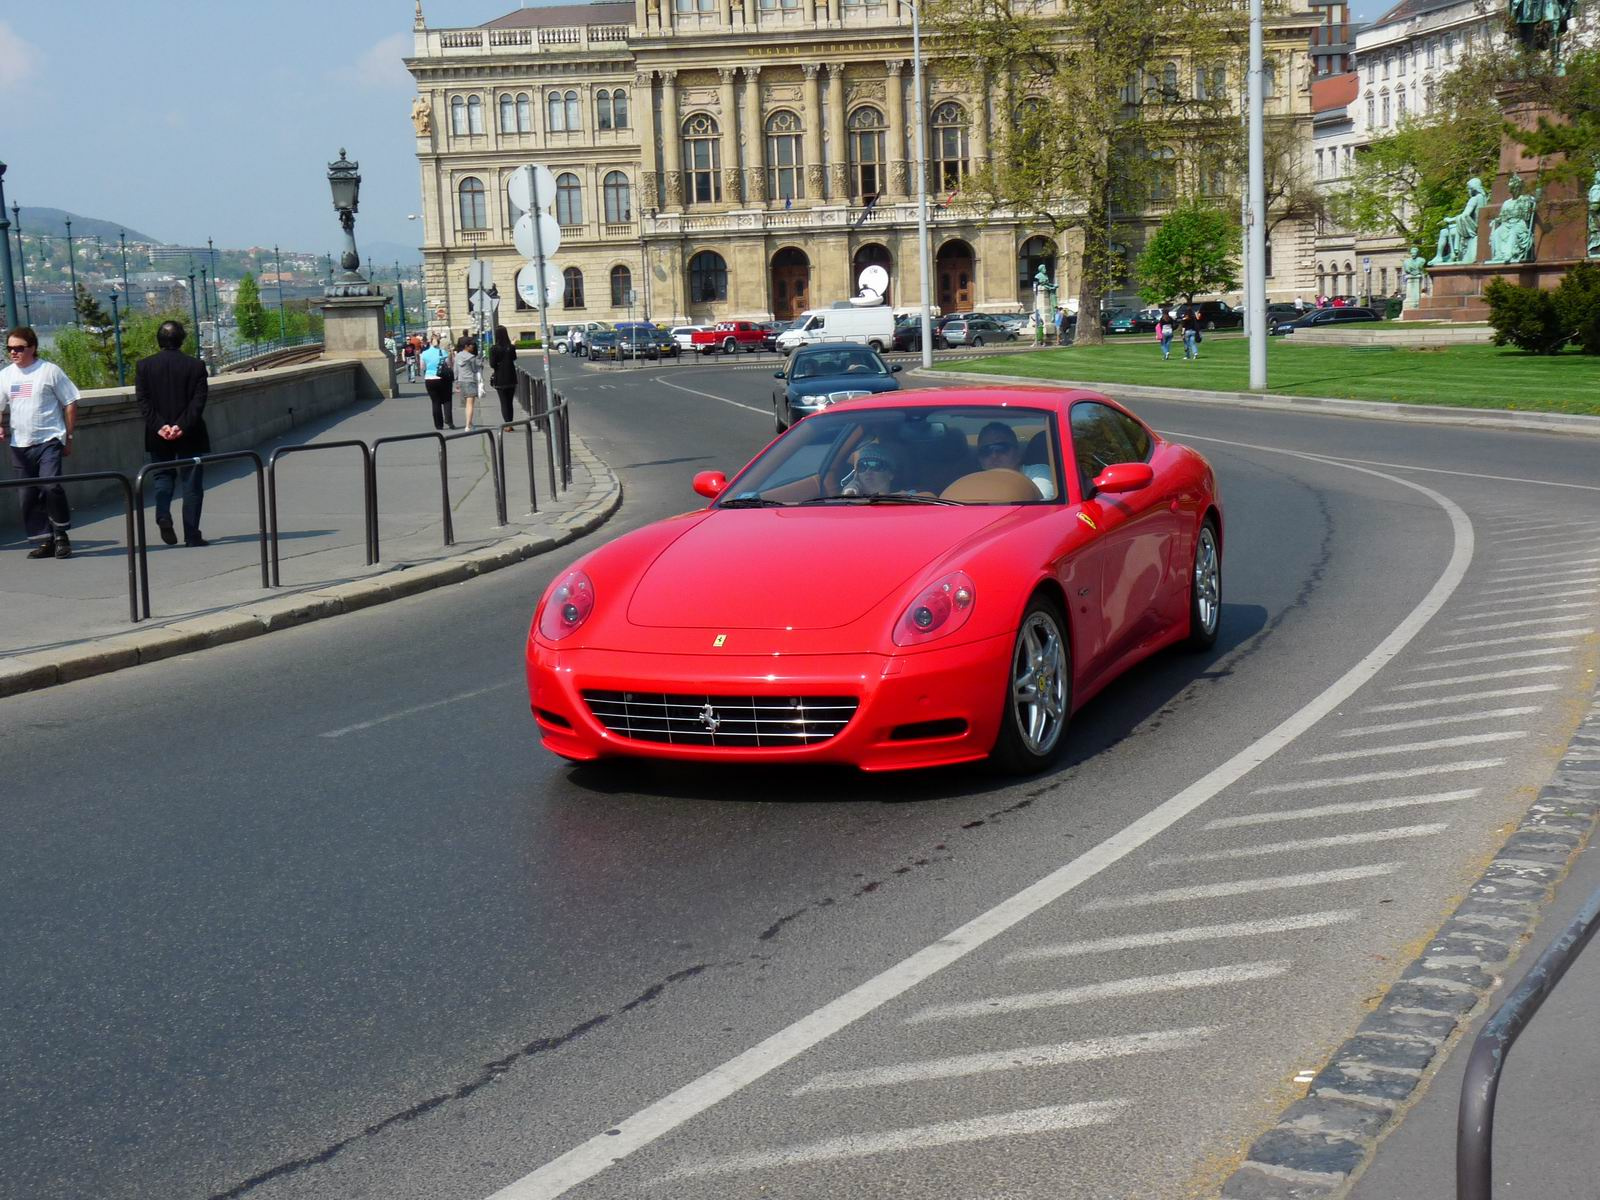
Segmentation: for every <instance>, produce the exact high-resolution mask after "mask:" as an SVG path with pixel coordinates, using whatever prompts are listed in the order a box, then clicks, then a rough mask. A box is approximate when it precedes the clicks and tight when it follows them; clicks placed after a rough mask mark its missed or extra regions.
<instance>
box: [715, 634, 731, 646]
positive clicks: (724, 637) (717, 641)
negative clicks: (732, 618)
mask: <svg viewBox="0 0 1600 1200" xmlns="http://www.w3.org/2000/svg"><path fill="white" fill-rule="evenodd" d="M727 640H728V635H727V634H725V633H719V634H717V636H716V639H715V640H714V641H713V642H712V643H711V645H712V648H713V649H715V648H716V647H718V646H720V645H722V643H723V642H725V641H727Z"/></svg>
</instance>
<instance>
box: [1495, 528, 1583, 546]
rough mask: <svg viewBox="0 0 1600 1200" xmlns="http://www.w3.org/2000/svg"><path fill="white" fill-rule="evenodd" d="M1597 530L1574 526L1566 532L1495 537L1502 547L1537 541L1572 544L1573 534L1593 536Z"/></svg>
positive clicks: (1552, 543)
mask: <svg viewBox="0 0 1600 1200" xmlns="http://www.w3.org/2000/svg"><path fill="white" fill-rule="evenodd" d="M1595 532H1596V530H1594V529H1592V528H1584V529H1578V528H1574V529H1570V530H1566V531H1564V533H1529V534H1525V535H1522V536H1519V537H1500V536H1498V535H1497V536H1496V537H1495V539H1494V544H1495V545H1496V546H1499V547H1500V548H1502V549H1504V548H1505V547H1506V546H1515V545H1517V544H1518V543H1519V542H1535V543H1538V544H1539V545H1542V546H1570V545H1571V544H1572V535H1577V536H1579V537H1585V536H1593V535H1594V533H1595Z"/></svg>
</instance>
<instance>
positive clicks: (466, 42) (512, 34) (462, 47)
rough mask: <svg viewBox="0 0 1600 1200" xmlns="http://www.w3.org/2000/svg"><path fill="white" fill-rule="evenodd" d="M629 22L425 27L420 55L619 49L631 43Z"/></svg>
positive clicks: (420, 33)
mask: <svg viewBox="0 0 1600 1200" xmlns="http://www.w3.org/2000/svg"><path fill="white" fill-rule="evenodd" d="M630 32H631V30H630V27H629V26H627V25H556V26H552V27H550V28H545V29H425V30H419V31H418V32H417V34H416V37H415V43H414V47H413V50H412V54H413V56H414V57H416V58H445V57H449V58H457V57H466V56H470V55H491V54H498V53H504V52H507V51H511V52H514V53H516V54H517V55H524V54H527V53H529V52H533V53H537V52H539V51H540V50H547V51H551V52H554V53H563V54H570V53H571V52H572V51H573V50H575V49H576V50H588V49H605V50H618V49H622V48H624V47H626V46H627V43H628V36H629V33H630Z"/></svg>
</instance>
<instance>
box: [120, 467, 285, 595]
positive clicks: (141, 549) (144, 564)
mask: <svg viewBox="0 0 1600 1200" xmlns="http://www.w3.org/2000/svg"><path fill="white" fill-rule="evenodd" d="M246 460H248V461H249V462H250V464H251V465H252V466H253V467H254V468H255V477H256V526H257V529H258V530H259V537H260V540H261V586H262V587H266V586H267V501H266V492H265V490H264V488H263V486H262V467H261V455H259V454H257V453H256V452H255V451H254V450H229V451H225V452H223V453H221V454H197V455H194V456H193V457H190V458H175V459H172V460H171V461H170V462H153V463H146V464H145V465H144V466H142V467H140V468H139V473H138V474H137V475H135V476H134V477H133V508H134V511H135V512H136V513H137V514H138V521H137V522H136V523H135V524H134V526H133V532H134V533H135V534H136V535H137V538H138V545H137V547H136V549H137V551H138V555H139V602H140V604H141V605H142V606H143V610H144V619H145V620H149V619H150V558H149V549H150V544H149V541H148V540H147V539H146V536H145V524H144V481H145V476H147V475H159V474H161V473H162V472H164V471H174V472H176V471H181V470H183V468H185V467H203V466H205V464H206V463H214V462H240V461H246ZM133 619H134V620H135V621H137V620H139V619H140V617H139V614H138V612H135V613H134V617H133Z"/></svg>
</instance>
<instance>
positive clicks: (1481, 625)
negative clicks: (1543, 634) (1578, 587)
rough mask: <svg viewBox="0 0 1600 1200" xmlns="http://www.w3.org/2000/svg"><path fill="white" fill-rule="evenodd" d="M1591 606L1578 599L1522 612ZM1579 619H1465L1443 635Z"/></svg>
mask: <svg viewBox="0 0 1600 1200" xmlns="http://www.w3.org/2000/svg"><path fill="white" fill-rule="evenodd" d="M1589 607H1591V605H1589V604H1585V603H1584V602H1583V601H1581V600H1578V601H1574V602H1573V603H1572V604H1548V605H1546V606H1545V607H1544V608H1540V609H1527V608H1524V609H1521V610H1520V611H1522V612H1562V611H1570V610H1572V609H1574V608H1589ZM1577 619H1578V618H1576V617H1571V616H1567V617H1529V618H1528V619H1527V620H1524V621H1496V622H1495V623H1494V624H1493V625H1490V624H1486V623H1485V622H1484V621H1481V620H1478V621H1463V622H1461V623H1460V624H1459V625H1452V626H1450V627H1449V628H1448V629H1446V630H1445V631H1444V633H1443V635H1442V636H1444V637H1460V636H1461V635H1462V634H1464V633H1472V632H1475V631H1481V632H1483V633H1499V632H1500V631H1501V630H1504V629H1531V628H1533V627H1534V626H1536V625H1559V624H1561V622H1563V621H1575V620H1577Z"/></svg>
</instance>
